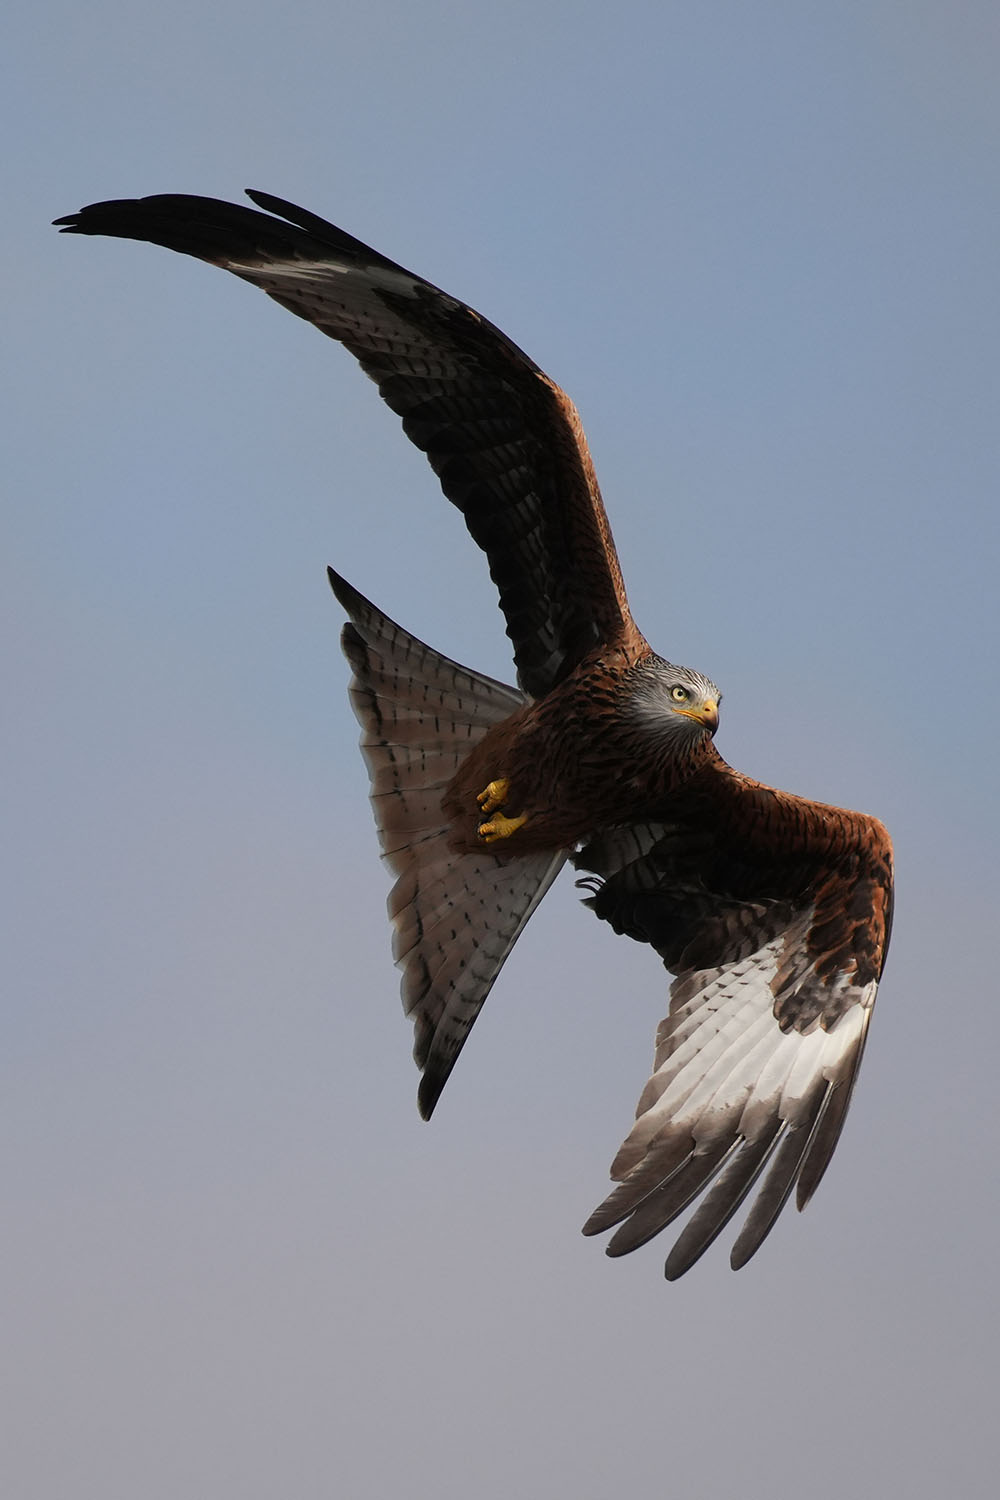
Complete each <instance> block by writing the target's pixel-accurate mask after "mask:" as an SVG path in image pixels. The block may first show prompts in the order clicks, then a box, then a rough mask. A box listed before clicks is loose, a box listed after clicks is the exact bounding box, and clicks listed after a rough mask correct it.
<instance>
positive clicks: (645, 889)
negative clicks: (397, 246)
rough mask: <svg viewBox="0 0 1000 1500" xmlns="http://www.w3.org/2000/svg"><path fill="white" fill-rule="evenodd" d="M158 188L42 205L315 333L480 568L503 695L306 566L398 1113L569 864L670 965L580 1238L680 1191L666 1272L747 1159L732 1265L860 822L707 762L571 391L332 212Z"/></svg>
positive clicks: (807, 1097)
mask: <svg viewBox="0 0 1000 1500" xmlns="http://www.w3.org/2000/svg"><path fill="white" fill-rule="evenodd" d="M249 196H250V198H251V199H252V200H253V202H254V203H256V204H257V205H258V206H259V207H260V208H261V209H264V210H265V212H263V213H259V212H257V211H256V210H254V209H249V208H244V207H240V206H237V205H234V204H229V203H222V202H219V201H217V200H215V199H211V198H197V197H187V196H175V195H166V196H158V197H151V198H141V199H136V200H122V201H118V202H111V203H97V204H93V205H92V206H91V207H89V208H84V209H82V210H81V211H80V213H78V214H73V215H70V216H69V217H68V218H65V219H59V220H57V223H59V224H60V225H61V226H62V227H63V228H64V229H65V230H67V231H68V232H70V233H74V234H104V235H113V236H118V237H123V238H126V239H138V240H149V241H152V242H153V243H154V244H159V245H165V246H166V247H167V248H168V249H171V250H178V251H183V252H184V253H185V254H188V255H194V256H197V257H199V258H200V259H202V260H206V261H209V262H210V263H211V264H213V265H217V266H221V267H223V268H224V269H225V270H228V271H232V272H233V273H234V274H235V275H237V276H240V277H242V278H243V280H245V281H249V282H251V283H252V284H253V285H254V286H257V287H260V288H261V289H262V290H263V291H265V292H267V293H268V295H269V296H271V297H273V298H274V299H275V301H277V302H280V303H281V304H282V306H284V307H287V308H288V309H289V310H290V311H291V312H294V313H296V314H297V315H298V316H299V317H302V318H305V319H307V320H308V321H309V322H310V323H314V324H315V325H316V327H317V328H319V329H320V331H321V332H323V333H325V334H328V335H329V336H330V337H331V338H334V339H337V340H338V341H339V342H340V343H342V344H343V345H344V346H345V348H346V349H347V350H348V351H349V352H350V353H351V354H353V355H354V357H355V358H356V359H357V360H358V361H359V362H360V364H361V367H362V369H363V370H364V371H365V373H366V374H367V375H369V376H371V378H372V379H373V380H374V381H375V382H376V384H377V385H378V388H379V392H380V394H381V395H382V397H383V399H384V400H385V401H386V402H387V404H388V405H389V406H390V407H392V409H393V411H395V412H396V413H397V414H398V415H399V416H400V417H401V418H402V420H403V428H404V430H405V432H406V434H407V436H408V437H409V438H411V439H412V441H413V442H414V443H415V444H416V445H417V447H418V448H421V449H423V451H424V452H425V453H426V454H427V456H428V458H429V460H430V463H431V465H432V467H433V469H434V471H435V473H436V474H437V475H438V478H439V479H440V481H441V487H442V489H443V490H444V493H445V495H446V496H447V497H448V499H449V500H451V501H452V502H453V504H455V505H456V506H457V507H458V509H459V510H460V511H461V512H462V515H463V516H464V517H465V522H466V525H467V526H468V528H469V531H470V532H471V533H472V536H473V537H474V539H475V541H476V542H477V543H478V545H479V546H480V547H481V548H482V549H483V551H484V552H485V553H486V555H487V559H488V561H489V567H490V573H491V575H492V578H493V581H494V583H495V584H496V585H497V588H498V590H499V593H500V607H501V609H502V610H503V613H504V616H505V617H506V621H507V633H508V635H509V636H510V638H511V641H512V642H513V647H514V660H515V662H516V665H517V673H518V681H519V684H520V691H518V690H515V689H513V688H509V687H505V686H503V685H502V684H501V683H498V682H494V681H493V680H491V679H489V678H486V677H483V676H482V675H481V674H479V673H478V672H475V671H472V670H471V669H470V668H467V667H461V666H459V665H458V664H457V663H456V662H454V661H450V660H448V659H447V658H446V657H443V656H441V655H440V654H439V653H438V652H436V651H433V650H432V649H431V648H430V647H429V646H425V645H423V644H422V643H421V642H420V641H418V640H416V639H415V638H414V637H413V636H411V635H409V634H408V633H407V632H406V631H405V630H403V629H402V628H401V627H400V626H398V625H395V624H393V622H392V621H391V620H389V619H388V618H387V617H386V616H385V615H383V614H382V613H381V612H380V611H379V610H378V609H376V608H375V606H374V605H373V604H370V603H369V602H368V600H366V599H364V598H363V597H362V596H361V595H360V594H358V593H357V592H356V591H355V590H354V589H353V588H351V587H350V585H349V584H347V583H346V582H345V581H344V580H343V579H341V578H339V577H337V575H336V574H333V573H331V575H330V576H331V582H332V584H333V588H334V591H335V593H336V595H337V598H338V599H339V600H340V602H341V603H342V604H343V606H344V608H345V610H346V611H347V614H348V615H349V617H350V623H349V624H348V625H347V626H345V629H344V633H343V645H344V650H345V652H346V654H347V657H348V660H349V661H350V664H351V666H352V668H353V671H354V678H353V681H352V683H351V697H352V700H353V704H354V709H355V712H356V713H357V716H358V719H359V720H360V723H361V726H362V730H363V736H362V748H363V752H364V755H365V759H366V761H367V763H368V768H369V771H370V773H371V782H372V805H373V807H374V810H375V820H376V823H377V826H378V833H379V838H380V840H381V844H382V850H383V854H384V857H385V860H386V862H387V864H388V865H389V867H390V868H391V869H392V871H393V873H394V874H395V876H396V877H397V878H396V883H395V885H394V887H393V890H392V893H391V895H390V898H389V912H390V916H391V918H392V922H393V926H394V929H395V933H394V938H393V952H394V956H395V958H396V962H397V963H398V965H399V967H400V969H401V970H402V974H403V980H402V993H403V1003H404V1007H405V1009H406V1011H407V1013H408V1014H409V1015H411V1016H412V1017H413V1021H414V1025H415V1027H416V1044H415V1049H414V1055H415V1057H416V1060H417V1063H418V1065H419V1066H420V1067H421V1069H422V1070H423V1078H422V1079H421V1083H420V1091H419V1103H420V1109H421V1112H422V1113H423V1115H424V1116H425V1117H428V1116H429V1115H430V1114H431V1111H432V1110H433V1108H434V1105H435V1103H436V1102H437V1098H438V1095H439V1094H440V1092H441V1089H442V1088H443V1086H444V1083H445V1081H446V1079H447V1077H448V1075H449V1073H450V1072H451V1069H452V1067H453V1066H454V1063H455V1060H456V1058H457V1056H458V1054H459V1052H460V1051H461V1049H462V1046H463V1045H464V1043H465V1040H466V1037H467V1036H468V1033H469V1030H470V1028H471V1027H472V1024H473V1022H474V1021H475V1019H476V1016H477V1015H478V1013H479V1010H480V1008H481V1006H482V1004H483V1002H484V1000H485V999H486V996H487V994H488V993H489V990H490V987H491V985H492V984H493V981H494V979H495V978H496V976H497V974H498V973H499V971H500V968H501V966H502V965H503V963H504V961H505V959H506V958H507V955H508V954H509V953H510V950H511V948H512V947H513V945H514V943H515V941H516V940H517V937H518V935H519V933H520V932H521V930H522V929H523V927H524V925H525V923H526V922H527V920H528V918H529V917H530V916H531V914H532V912H533V911H534V910H535V907H536V906H537V905H538V903H539V901H540V900H541V898H542V896H543V895H544V894H545V892H546V891H547V889H548V887H549V886H550V885H551V883H552V881H553V880H554V879H555V877H556V875H557V873H558V872H559V870H560V868H561V867H562V865H563V863H564V862H565V861H566V860H567V859H569V860H570V861H571V862H572V863H573V864H574V865H575V866H576V867H577V868H578V869H581V870H584V871H587V872H588V875H587V877H586V878H585V879H584V880H583V881H581V884H582V885H584V886H586V887H587V888H588V889H589V891H590V895H589V897H588V898H587V901H586V904H587V905H588V906H590V907H591V909H592V910H593V911H594V912H596V914H597V915H598V916H599V917H601V918H603V919H604V920H605V921H607V922H609V923H610V924H611V926H612V928H613V929H614V931H615V932H619V933H626V934H627V935H628V936H629V937H632V938H635V939H637V940H638V941H640V942H645V943H649V944H650V946H651V947H652V948H654V949H655V951H656V952H657V953H658V954H659V955H660V957H661V958H662V960H663V962H664V964H665V965H666V967H667V968H668V969H669V970H670V971H671V972H672V973H673V974H674V975H675V976H676V977H675V979H674V982H673V984H672V986H671V991H670V1010H669V1015H668V1016H667V1018H666V1020H664V1021H663V1022H662V1024H661V1025H660V1028H659V1031H658V1033H657V1038H656V1055H655V1058H654V1062H653V1072H652V1076H651V1077H650V1079H649V1081H648V1083H647V1084H646V1086H645V1088H644V1090H643V1092H642V1095H641V1098H640V1100H639V1107H638V1111H637V1117H636V1123H635V1125H634V1127H633V1128H632V1130H631V1132H630V1134H629V1135H628V1137H627V1139H626V1141H625V1143H624V1145H623V1146H622V1148H621V1150H620V1151H619V1153H618V1155H617V1157H616V1158H615V1161H614V1164H613V1166H612V1176H613V1177H614V1179H615V1180H616V1181H617V1182H618V1184H619V1185H618V1186H617V1187H616V1188H615V1189H614V1191H613V1192H612V1193H611V1194H610V1196H609V1197H608V1198H607V1199H606V1200H605V1201H604V1202H603V1203H602V1204H601V1205H600V1207H599V1208H597V1209H596V1210H595V1212H594V1213H593V1214H592V1215H591V1217H590V1219H589V1220H588V1222H587V1224H586V1226H585V1231H584V1232H585V1233H588V1234H595V1233H599V1232H600V1231H602V1230H606V1229H610V1228H612V1227H613V1226H615V1225H617V1226H619V1227H618V1228H617V1230H616V1232H615V1234H614V1235H613V1237H612V1239H611V1241H610V1243H609V1245H608V1253H609V1254H612V1255H620V1254H623V1253H625V1252H626V1251H629V1250H632V1249H635V1248H636V1246H638V1245H641V1244H643V1243H645V1241H646V1240H648V1239H650V1238H651V1237H652V1236H653V1235H655V1234H657V1233H658V1232H659V1231H660V1230H661V1229H662V1228H663V1227H664V1226H665V1225H667V1224H669V1223H670V1222H671V1221H672V1220H673V1219H675V1218H676V1217H677V1216H678V1215H679V1214H680V1213H681V1212H682V1211H683V1210H684V1209H685V1208H687V1207H688V1206H689V1205H690V1204H691V1203H693V1202H694V1200H695V1199H697V1198H699V1197H700V1200H701V1201H700V1203H699V1204H698V1207H697V1208H696V1209H695V1211H694V1213H693V1215H692V1217H691V1218H690V1219H689V1221H688V1223H687V1225H686V1227H685V1228H684V1230H683V1232H682V1233H681V1235H680V1238H679V1239H678V1241H677V1243H676V1244H675V1246H674V1248H673V1250H672V1251H671V1253H670V1256H669V1258H668V1260H667V1263H666V1274H667V1276H668V1278H670V1279H674V1278H675V1277H677V1276H680V1275H681V1274H682V1273H683V1272H684V1271H686V1270H687V1269H688V1267H689V1266H691V1265H692V1264H693V1263H694V1261H695V1260H697V1259H698V1257H699V1256H700V1255H701V1254H702V1252H703V1251H704V1250H705V1249H706V1248H707V1246H708V1245H709V1244H711V1242H712V1241H713V1240H714V1239H715V1237H716V1235H717V1234H718V1233H719V1232H720V1230H721V1229H722V1228H723V1227H724V1226H725V1224H726V1223H727V1222H728V1220H729V1219H730V1217H731V1216H732V1215H733V1214H734V1213H735V1212H736V1210H737V1209H738V1208H739V1206H740V1204H741V1203H742V1202H743V1200H744V1199H745V1198H746V1197H747V1196H748V1194H750V1193H751V1191H752V1190H753V1188H754V1187H755V1185H756V1184H757V1182H758V1180H759V1179H760V1178H761V1176H762V1174H764V1175H763V1181H762V1183H761V1186H760V1188H759V1189H758V1191H757V1195H756V1197H755V1198H754V1200H753V1204H752V1207H751V1209H750V1212H749V1216H748V1218H747V1220H746V1223H745V1224H744V1226H743V1228H742V1230H741V1231H740V1234H739V1236H738V1238H737V1240H736V1243H735V1246H734V1249H733V1253H732V1264H733V1266H734V1267H739V1266H742V1265H743V1264H745V1262H746V1261H747V1260H749V1258H750V1256H751V1255H753V1253H754V1252H755V1250H756V1249H757V1248H758V1246H759V1245H760V1243H761V1242H762V1240H763V1239H764V1237H765V1235H766V1234H767V1233H768V1231H769V1230H770V1228H771V1226H772V1224H773V1223H774V1221H775V1219H776V1217H777V1215H778V1213H779V1212H780V1210H781V1208H782V1206H783V1205H784V1203H785V1201H786V1200H787V1198H788V1196H789V1194H790V1193H791V1191H792V1189H793V1188H795V1189H796V1193H797V1201H798V1206H799V1207H800V1208H802V1207H803V1206H804V1205H805V1203H806V1202H807V1201H808V1199H809V1198H810V1197H811V1195H812V1193H813V1192H814V1190H815V1188H816V1186H817V1184H818V1183H819V1180H820V1178H821V1177H822V1175H823V1173H824V1171H825V1170H826V1167H827V1164H828V1162H829V1160H830V1157H831V1155H832V1153H833V1150H834V1147H835V1146H836V1143H837V1139H838V1137H839V1135H840V1131H841V1127H842V1126H843V1123H844V1117H845V1115H846V1112H847V1107H848V1104H849V1102H850V1098H851V1092H852V1089H853V1087H854V1081H855V1078H856V1076H857V1071H858V1065H859V1063H860V1061H861V1054H862V1051H863V1049H864V1044H865V1037H866V1035H867V1031H868V1022H869V1019H870V1016H871V1012H872V1006H873V1004H874V1001H875V990H876V987H877V984H878V981H879V978H880V976H881V973H882V966H883V962H884V958H885V952H886V947H887V944H888V940H889V926H890V914H891V906H892V850H891V845H890V842H889V837H888V835H887V833H886V831H885V829H884V828H883V827H882V825H881V824H880V823H878V822H876V821H875V819H873V818H869V817H866V816H864V815H863V814H862V813H857V812H846V811H844V810H842V809H840V808H836V807H827V806H825V805H824V804H822V803H819V802H808V801H805V800H803V799H802V798H800V797H793V796H791V795H789V794H788V793H787V792H780V791H775V790H773V789H772V788H771V787H767V786H763V785H762V784H761V783H759V782H756V781H751V780H750V779H749V777H746V776H743V775H741V774H740V773H739V772H738V771H734V770H733V769H732V767H731V766H728V765H727V764H726V762H725V761H724V760H723V759H722V757H721V756H720V755H719V753H718V751H717V750H716V748H715V745H714V743H713V737H714V734H715V731H716V728H717V726H718V721H719V713H718V710H719V698H720V694H719V691H718V689H717V688H716V687H715V685H714V684H713V683H712V682H710V681H709V679H708V678H707V677H703V676H702V675H701V673H699V672H693V671H691V670H689V669H688V668H685V667H677V666H674V665H673V664H672V663H670V662H669V661H666V660H664V658H663V657H660V656H657V655H656V653H655V652H654V651H653V650H652V649H651V647H650V646H649V645H648V644H647V642H646V640H645V639H644V637H643V636H642V635H641V634H640V632H639V630H638V628H637V627H636V625H635V622H634V621H633V619H632V615H631V612H630V610H629V606H628V602H627V600H626V597H625V588H624V585H623V583H622V576H621V569H620V568H619V565H618V558H617V556H616V554H615V548H614V543H613V541H612V538H611V532H610V528H609V526H608V521H607V517H606V515H605V511H604V506H603V504H602V502H601V496H600V491H599V490H598V487H597V480H596V478H595V475H594V470H593V465H592V464H591V460H590V455H589V453H588V451H587V444H586V440H585V438H584V435H583V430H582V428H581V425H580V420H579V417H578V416H577V413H576V410H575V408H574V406H573V404H572V402H571V401H570V400H569V399H568V397H567V396H566V395H564V393H563V392H562V391H561V390H560V389H559V387H558V386H556V385H555V384H553V382H552V381H551V380H550V379H549V378H548V377H547V376H546V375H545V374H544V373H543V372H542V371H541V370H540V369H539V368H538V366H537V365H536V364H534V362H533V361H532V360H530V359H529V358H528V356H527V355H526V354H524V353H523V352H522V351H521V350H520V349H518V348H517V346H516V345H515V344H513V343H512V342H511V341H510V339H508V338H507V337H506V336H505V335H504V334H503V333H501V332H500V330H499V329H497V328H494V327H493V325H492V324H490V323H488V322H487V321H486V320H485V319H484V318H482V317H480V315H479V314H478V313H476V312H474V311H473V310H472V308H470V307H466V306H465V305H464V304H463V303H461V302H459V301H457V300H456V299H455V298H454V297H451V296H449V295H448V294H447V293H446V292H443V291H440V290H439V289H438V288H437V287H435V286H432V285H431V284H430V283H429V282H427V281H424V280H423V279H422V278H421V277H419V276H414V275H413V274H412V272H410V271H406V270H404V269H403V267H402V266H398V265H396V264H395V263H394V262H393V261H391V260H387V259H386V258H385V257H384V256H382V255H379V254H378V252H377V251H374V250H371V249H369V247H368V246H367V245H363V244H362V243H361V242H360V241H359V240H356V239H353V238H352V237H351V236H350V235H347V234H345V233H344V232H343V231H342V230H340V229H336V228H334V226H333V225H332V224H328V223H326V222H325V221H324V220H323V219H320V218H317V217H316V216H315V215H314V214H310V213H307V212H305V211H304V210H303V209H300V208H295V207H294V206H293V205H292V204H289V203H284V202H282V201H281V200H280V199H277V198H272V197H270V196H268V195H267V194H265V193H250V194H249Z"/></svg>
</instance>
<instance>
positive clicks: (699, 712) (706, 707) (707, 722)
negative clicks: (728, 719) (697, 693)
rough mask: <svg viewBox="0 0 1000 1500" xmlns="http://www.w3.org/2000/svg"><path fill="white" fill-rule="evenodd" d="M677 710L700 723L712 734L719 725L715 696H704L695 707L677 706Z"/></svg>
mask: <svg viewBox="0 0 1000 1500" xmlns="http://www.w3.org/2000/svg"><path fill="white" fill-rule="evenodd" d="M677 712H678V713H679V714H683V715H684V717H685V718H687V719H694V721H695V723H697V724H702V725H703V726H704V727H705V728H706V729H707V730H708V732H709V734H714V733H715V731H716V730H717V729H718V727H719V705H718V702H717V700H716V699H715V698H706V699H705V701H704V703H701V704H699V706H698V707H697V708H679V709H678V710H677Z"/></svg>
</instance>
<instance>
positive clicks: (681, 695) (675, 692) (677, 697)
mask: <svg viewBox="0 0 1000 1500" xmlns="http://www.w3.org/2000/svg"><path fill="white" fill-rule="evenodd" d="M670 696H671V698H673V700H674V702H675V703H686V702H687V700H688V698H689V697H690V696H691V695H690V693H689V692H688V690H687V688H682V687H674V688H671V689H670Z"/></svg>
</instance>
